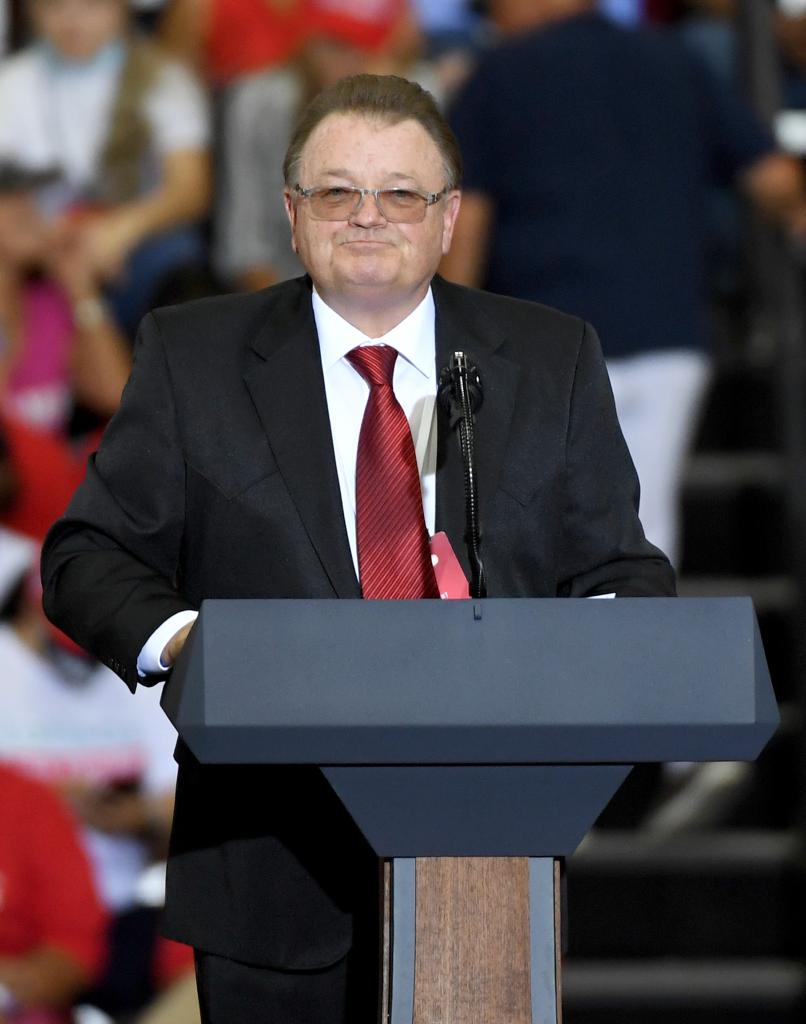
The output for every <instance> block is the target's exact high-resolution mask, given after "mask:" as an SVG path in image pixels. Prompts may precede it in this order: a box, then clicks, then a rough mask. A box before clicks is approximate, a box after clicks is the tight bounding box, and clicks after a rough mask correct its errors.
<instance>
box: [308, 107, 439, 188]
mask: <svg viewBox="0 0 806 1024" xmlns="http://www.w3.org/2000/svg"><path fill="white" fill-rule="evenodd" d="M368 154H371V155H373V156H374V157H376V158H380V159H384V158H388V162H389V164H390V165H391V164H396V163H397V162H399V160H400V158H401V157H403V158H405V156H406V155H407V154H411V159H412V162H411V166H410V167H403V166H400V167H396V168H395V169H396V170H399V171H400V172H401V173H403V174H405V173H407V172H415V171H416V170H417V169H418V167H420V166H421V165H422V163H423V161H424V160H425V161H426V162H428V161H429V160H433V161H434V163H436V164H441V162H442V158H441V154H440V152H439V148H438V146H437V144H436V143H435V142H434V140H433V139H432V138H431V136H430V135H429V134H428V132H427V131H426V130H425V128H424V127H423V126H422V125H421V124H420V123H419V122H418V121H416V120H415V119H414V118H405V119H404V120H401V121H394V122H391V121H387V120H386V119H383V118H379V117H376V116H372V115H371V114H360V113H333V114H328V116H327V117H325V118H323V119H322V121H320V123H319V124H318V125H317V126H316V128H315V129H314V130H313V131H312V132H311V135H310V138H309V139H308V141H307V142H306V143H305V146H304V147H303V150H302V153H301V157H302V162H303V164H305V165H306V168H307V169H309V170H310V169H315V170H316V171H317V172H319V173H322V172H324V171H326V170H328V169H331V170H332V171H333V172H334V173H336V172H337V171H344V170H347V169H351V170H352V169H354V170H356V171H358V172H360V171H361V170H362V169H363V168H364V167H365V166H366V160H367V156H368ZM396 158H397V159H396Z"/></svg>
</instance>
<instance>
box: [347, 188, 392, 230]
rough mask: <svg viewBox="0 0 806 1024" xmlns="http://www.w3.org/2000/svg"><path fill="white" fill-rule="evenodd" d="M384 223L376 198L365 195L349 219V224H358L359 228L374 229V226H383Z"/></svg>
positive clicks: (369, 194)
mask: <svg viewBox="0 0 806 1024" xmlns="http://www.w3.org/2000/svg"><path fill="white" fill-rule="evenodd" d="M385 221H386V217H384V215H383V212H382V211H381V206H380V203H379V202H378V197H377V196H374V195H372V194H371V193H367V194H366V195H363V196H361V200H360V202H359V204H358V209H357V210H355V211H354V212H353V214H352V215H351V217H350V223H351V224H358V225H359V226H360V227H365V228H369V227H374V226H375V225H376V224H383V223H384V222H385Z"/></svg>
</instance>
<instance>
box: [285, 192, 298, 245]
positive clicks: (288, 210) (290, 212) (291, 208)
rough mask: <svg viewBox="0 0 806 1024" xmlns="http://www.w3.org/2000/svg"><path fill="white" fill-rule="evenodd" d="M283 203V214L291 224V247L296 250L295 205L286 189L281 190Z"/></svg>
mask: <svg viewBox="0 0 806 1024" xmlns="http://www.w3.org/2000/svg"><path fill="white" fill-rule="evenodd" d="M283 203H284V204H285V215H286V217H288V223H289V224H290V225H291V248H292V249H293V250H294V252H296V251H297V206H296V203H295V202H294V197H293V196H292V195H291V192H290V191H289V190H288V189H286V190H285V191H284V192H283Z"/></svg>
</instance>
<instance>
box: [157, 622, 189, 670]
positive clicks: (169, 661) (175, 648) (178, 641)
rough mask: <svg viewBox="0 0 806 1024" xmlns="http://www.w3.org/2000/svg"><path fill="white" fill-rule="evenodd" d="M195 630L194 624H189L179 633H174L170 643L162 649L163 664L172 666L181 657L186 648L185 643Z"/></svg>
mask: <svg viewBox="0 0 806 1024" xmlns="http://www.w3.org/2000/svg"><path fill="white" fill-rule="evenodd" d="M191 629H193V623H192V622H189V623H188V624H187V625H186V626H183V627H182V628H181V629H180V630H179V632H178V633H174V635H173V636H172V637H171V639H170V640H169V641H168V643H167V644H166V645H165V647H163V649H162V655H161V658H162V664H163V665H167V666H169V667H170V666H171V665H173V663H174V662H175V661H176V659H177V658H178V657H179V655H180V653H181V651H182V648H183V647H184V646H185V641H186V640H187V638H188V636H189V635H190V631H191Z"/></svg>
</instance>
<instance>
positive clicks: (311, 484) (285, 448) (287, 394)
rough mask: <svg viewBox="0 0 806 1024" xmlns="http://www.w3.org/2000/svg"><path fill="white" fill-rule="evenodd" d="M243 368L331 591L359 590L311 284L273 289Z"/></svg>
mask: <svg viewBox="0 0 806 1024" xmlns="http://www.w3.org/2000/svg"><path fill="white" fill-rule="evenodd" d="M252 347H253V349H254V350H255V352H256V353H257V355H258V356H259V357H260V358H259V359H256V360H255V362H254V364H253V365H252V366H251V367H250V368H249V369H248V370H247V371H246V373H245V374H244V379H245V381H246V386H247V387H248V389H249V393H250V395H251V397H252V401H253V402H254V405H255V408H256V409H257V413H258V416H259V417H260V420H261V423H262V424H263V428H264V430H265V431H266V434H267V435H268V438H269V444H270V445H271V450H272V453H273V454H274V458H275V459H276V461H277V465H278V467H279V470H280V473H281V474H282V477H283V481H284V482H285V485H286V487H287V488H288V491H289V493H290V494H291V498H292V500H293V501H294V504H295V505H296V507H297V510H298V512H299V516H300V519H301V520H302V523H303V526H304V527H305V530H306V532H307V534H308V537H309V539H310V541H311V544H312V545H313V547H314V549H315V550H316V553H317V555H318V556H319V560H320V562H321V563H322V567H323V568H324V570H325V572H326V573H327V575H328V578H329V579H330V582H331V584H332V586H333V589H334V590H335V592H336V595H337V596H338V597H360V596H361V591H360V588H359V585H358V580H357V578H356V575H355V569H354V567H353V561H352V556H351V554H350V545H349V542H348V539H347V531H346V527H345V524H344V510H343V508H342V503H341V492H340V489H339V479H338V473H337V470H336V462H335V457H334V454H333V443H332V435H331V430H330V418H329V415H328V409H327V399H326V396H325V384H324V378H323V376H322V363H321V359H320V355H319V344H318V340H317V336H316V325H315V322H314V318H313V309H312V307H311V291H310V285H309V283H307V282H306V281H305V280H304V279H303V280H300V281H299V282H298V287H297V288H292V287H288V288H286V289H283V290H282V291H278V293H277V300H276V303H275V304H274V306H272V307H271V308H270V309H269V311H268V315H267V316H266V320H265V322H264V326H263V328H262V329H261V331H260V332H259V334H258V335H257V337H256V338H255V340H254V342H253V345H252Z"/></svg>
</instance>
